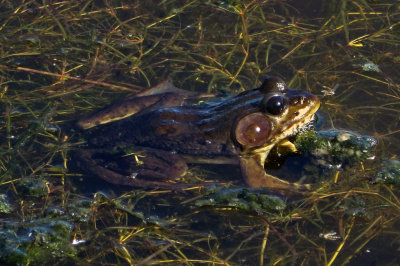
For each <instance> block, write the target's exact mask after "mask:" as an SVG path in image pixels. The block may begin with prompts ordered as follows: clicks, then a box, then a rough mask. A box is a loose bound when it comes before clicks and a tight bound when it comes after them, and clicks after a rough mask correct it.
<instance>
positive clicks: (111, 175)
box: [74, 149, 187, 189]
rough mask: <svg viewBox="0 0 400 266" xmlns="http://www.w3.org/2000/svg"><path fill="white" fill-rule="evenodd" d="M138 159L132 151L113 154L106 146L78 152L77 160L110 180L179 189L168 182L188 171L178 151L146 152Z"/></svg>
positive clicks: (90, 170) (80, 165)
mask: <svg viewBox="0 0 400 266" xmlns="http://www.w3.org/2000/svg"><path fill="white" fill-rule="evenodd" d="M146 153H147V154H146V156H145V157H139V161H137V160H135V158H134V157H133V156H132V155H129V156H121V154H112V153H110V152H109V151H107V150H106V149H87V150H82V151H79V152H77V154H76V156H74V157H75V158H74V159H75V163H76V164H77V166H78V167H79V168H80V169H82V170H83V171H84V172H86V173H87V174H91V175H95V176H96V177H99V178H101V179H103V180H105V181H107V182H109V183H112V184H117V185H125V186H133V187H140V188H161V189H177V188H179V185H178V186H176V184H174V183H170V182H167V181H168V179H174V178H177V177H179V176H181V175H184V174H185V173H186V171H187V165H186V163H185V162H184V161H183V160H182V159H180V158H179V156H178V155H176V154H171V153H169V152H165V151H157V152H155V151H154V152H152V151H150V152H146Z"/></svg>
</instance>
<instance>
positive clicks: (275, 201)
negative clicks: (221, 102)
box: [0, 0, 400, 265]
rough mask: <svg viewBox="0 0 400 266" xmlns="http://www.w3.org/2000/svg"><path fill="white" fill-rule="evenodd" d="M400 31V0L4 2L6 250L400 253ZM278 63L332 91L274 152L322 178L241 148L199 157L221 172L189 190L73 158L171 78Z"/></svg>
mask: <svg viewBox="0 0 400 266" xmlns="http://www.w3.org/2000/svg"><path fill="white" fill-rule="evenodd" d="M399 46H400V5H399V1H395V0H393V1H391V0H384V1H372V0H342V1H330V0H319V1H314V0H303V1H298V0H287V1H283V0H226V1H217V0H207V1H196V0H192V1H190V0H182V1H169V0H160V1H152V0H147V1H138V0H131V1H123V0H115V1H113V0H99V1H97V0H86V1H72V0H65V1H51V0H49V1H36V0H27V1H25V0H21V1H7V0H3V1H0V104H1V105H0V108H1V110H0V111H1V117H2V119H1V120H0V217H1V219H0V264H3V265H44V264H46V265H50V264H52V263H56V264H57V265H73V264H76V265H90V264H93V265H119V264H121V265H129V264H130V265H144V264H145V265H153V264H157V265H160V264H165V265H202V264H208V265H288V264H291V265H345V264H351V265H398V264H400V256H399V248H400V224H399V221H400V198H399V196H400V193H399V190H400V160H399V158H398V154H399V152H400V138H399V136H400V106H399V104H400V67H399V66H400V47H399ZM266 76H278V77H281V78H283V79H284V80H285V81H286V82H287V84H288V87H290V88H296V89H301V90H304V91H308V92H311V93H313V94H314V95H317V96H319V97H320V99H321V108H320V110H319V111H318V113H317V116H318V123H317V124H316V125H315V130H308V131H304V132H302V133H301V134H299V135H298V136H297V139H295V140H294V143H295V144H296V146H297V148H298V150H299V151H301V154H297V155H296V156H290V157H289V158H287V160H286V161H285V162H283V161H282V162H281V161H280V160H277V161H279V162H277V163H276V164H275V165H274V166H272V167H271V168H274V169H272V172H273V173H275V172H276V173H277V175H279V174H281V173H279V172H282V171H283V172H284V173H283V176H287V177H288V178H297V179H303V180H306V181H307V182H311V183H313V184H314V187H313V190H312V192H311V193H309V194H307V195H304V196H295V197H291V198H286V197H282V196H279V195H275V194H273V193H270V192H269V191H268V190H265V189H264V190H263V189H260V190H254V189H249V188H247V187H246V186H245V184H244V182H243V181H242V179H241V176H240V174H239V173H238V172H239V170H238V169H232V167H229V166H224V165H220V166H217V167H214V168H215V169H214V168H211V169H210V168H206V167H204V168H203V167H202V166H191V165H190V168H189V173H188V174H187V176H185V177H184V179H185V178H186V179H192V180H198V181H199V180H200V181H209V182H212V183H214V184H216V185H212V186H209V187H207V188H203V189H201V188H198V187H192V188H189V189H186V190H184V191H183V192H182V191H180V192H177V191H172V190H142V189H134V188H129V187H128V188H127V187H123V186H118V185H111V184H108V183H106V182H104V181H101V180H98V179H95V178H93V177H92V176H90V175H88V174H85V173H84V172H83V171H80V170H79V169H75V168H74V167H73V159H72V157H71V154H73V152H74V151H77V150H79V149H82V148H83V147H85V145H87V144H86V141H87V139H85V134H83V133H82V132H80V131H79V130H77V129H75V128H74V123H75V121H76V120H77V119H79V118H80V117H82V116H83V115H85V114H87V113H90V112H91V111H94V110H96V109H100V108H102V107H104V106H106V105H108V104H110V103H112V102H115V101H117V100H120V99H123V98H126V97H128V96H129V95H133V94H135V93H138V92H141V91H143V90H145V89H146V88H149V87H151V86H154V85H156V84H158V83H159V82H161V81H163V80H166V79H168V78H172V80H173V82H174V84H175V86H176V87H179V88H182V89H185V90H187V91H194V92H201V93H205V94H218V95H231V94H235V93H238V92H241V91H243V90H245V89H250V88H255V87H258V86H260V84H261V82H262V80H263V79H264V78H265V77H266ZM280 165H282V166H280ZM278 166H280V167H278ZM293 169H294V170H293ZM183 181H184V180H183ZM218 183H220V184H222V185H218Z"/></svg>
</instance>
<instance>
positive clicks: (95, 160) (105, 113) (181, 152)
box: [76, 77, 320, 194]
mask: <svg viewBox="0 0 400 266" xmlns="http://www.w3.org/2000/svg"><path fill="white" fill-rule="evenodd" d="M196 97H198V95H195V94H193V93H190V92H187V91H184V90H180V89H177V88H175V87H174V86H173V84H172V82H171V81H170V80H167V81H165V82H163V83H161V84H159V85H157V86H155V87H153V88H151V89H149V90H147V91H145V92H142V93H140V94H137V95H135V96H134V97H132V98H129V99H126V100H124V101H122V102H119V103H116V104H113V105H111V106H109V107H106V108H105V109H103V110H101V111H98V112H96V113H94V114H92V115H89V116H86V117H84V118H82V119H80V120H79V121H78V122H77V126H78V127H79V128H81V129H84V130H88V131H90V133H89V137H88V146H89V148H88V149H84V150H81V151H79V152H78V153H77V156H76V160H78V164H79V166H80V168H82V169H84V170H85V171H86V172H87V173H90V174H92V175H95V176H97V177H100V178H102V179H104V180H106V181H108V182H111V183H114V184H121V185H129V186H135V187H142V188H167V189H173V188H179V189H180V188H182V187H186V186H188V185H189V184H177V183H174V181H173V180H174V179H176V178H177V177H180V176H182V175H184V174H185V173H186V171H187V164H186V162H190V163H214V164H238V165H239V166H240V169H241V172H242V175H243V178H244V180H245V182H246V184H247V185H248V186H250V187H253V188H267V189H270V190H273V191H276V192H280V193H283V194H286V193H288V192H293V191H305V190H307V189H309V185H307V184H298V183H289V182H286V181H284V180H282V179H279V178H277V177H274V176H272V175H269V174H268V173H266V172H265V169H264V163H265V161H266V160H267V156H268V154H269V152H270V151H271V149H272V148H273V147H274V146H276V145H285V146H289V147H291V148H293V147H294V146H293V145H292V144H291V143H290V142H289V141H288V140H287V138H288V137H289V136H291V135H293V134H295V133H296V132H298V131H299V130H300V129H301V128H302V127H304V126H305V125H306V124H308V123H309V122H310V121H311V120H312V119H313V117H314V114H315V112H316V111H317V110H318V108H319V105H320V101H319V99H318V98H317V97H316V96H314V95H312V94H310V93H308V92H305V91H299V90H293V89H288V88H286V84H285V82H284V81H283V80H282V79H280V78H277V77H269V78H267V79H265V81H264V82H263V84H262V85H261V86H260V87H259V88H255V89H251V90H247V91H244V92H242V93H239V94H238V95H236V96H233V97H230V98H226V99H223V100H219V101H215V100H214V101H210V102H203V103H201V104H189V103H188V102H190V101H191V102H192V103H193V99H195V98H196ZM132 146H135V147H136V146H139V147H140V150H141V151H142V152H143V153H141V152H139V155H140V156H138V155H137V154H138V153H135V154H134V155H129V154H128V152H127V151H126V148H127V147H132ZM123 148H125V151H123ZM143 148H144V150H143ZM135 155H136V156H135ZM191 185H193V184H191ZM202 185H204V184H202Z"/></svg>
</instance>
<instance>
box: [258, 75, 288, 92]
mask: <svg viewBox="0 0 400 266" xmlns="http://www.w3.org/2000/svg"><path fill="white" fill-rule="evenodd" d="M258 89H259V90H260V92H261V93H263V94H267V93H270V92H282V93H284V92H285V89H286V83H285V82H284V81H283V79H281V78H279V77H267V78H266V79H265V80H264V82H263V84H262V85H261V87H260V88H258Z"/></svg>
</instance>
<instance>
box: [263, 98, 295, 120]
mask: <svg viewBox="0 0 400 266" xmlns="http://www.w3.org/2000/svg"><path fill="white" fill-rule="evenodd" d="M261 106H262V108H263V109H264V111H267V112H268V113H270V114H272V115H279V114H281V113H282V112H283V111H285V109H286V107H287V106H288V103H287V100H286V99H285V97H283V96H282V95H275V96H272V97H269V98H267V97H265V98H264V99H263V100H262V102H261Z"/></svg>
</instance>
